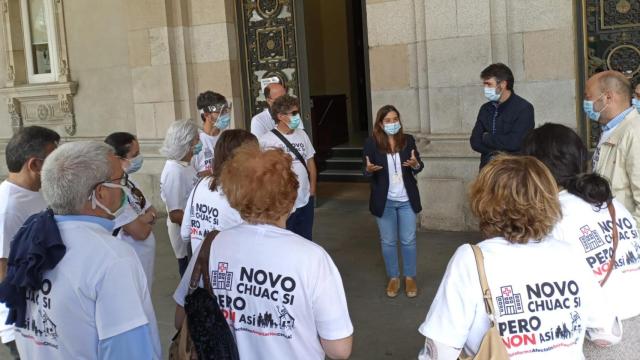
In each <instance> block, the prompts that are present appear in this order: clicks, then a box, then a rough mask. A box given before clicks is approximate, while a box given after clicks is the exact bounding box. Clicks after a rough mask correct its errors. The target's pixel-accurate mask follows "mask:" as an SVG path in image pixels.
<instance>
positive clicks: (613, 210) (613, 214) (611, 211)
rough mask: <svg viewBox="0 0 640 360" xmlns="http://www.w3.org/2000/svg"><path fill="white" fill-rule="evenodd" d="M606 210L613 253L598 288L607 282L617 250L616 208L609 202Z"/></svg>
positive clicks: (613, 265)
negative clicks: (610, 230) (608, 217)
mask: <svg viewBox="0 0 640 360" xmlns="http://www.w3.org/2000/svg"><path fill="white" fill-rule="evenodd" d="M607 208H608V209H609V215H610V216H611V223H612V226H611V227H612V228H613V253H612V254H611V260H609V269H607V274H606V275H605V276H604V279H602V280H601V281H600V286H604V284H605V283H606V282H607V280H609V275H611V273H612V272H613V268H614V267H615V266H616V264H615V263H616V250H617V249H618V225H616V208H615V207H614V206H613V202H612V201H611V200H609V201H608V202H607Z"/></svg>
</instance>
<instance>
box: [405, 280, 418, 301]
mask: <svg viewBox="0 0 640 360" xmlns="http://www.w3.org/2000/svg"><path fill="white" fill-rule="evenodd" d="M404 291H405V292H406V293H407V297H410V298H414V297H416V296H417V295H418V285H417V284H416V280H415V279H414V278H412V277H408V276H407V277H406V278H405V279H404Z"/></svg>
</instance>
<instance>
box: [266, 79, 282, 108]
mask: <svg viewBox="0 0 640 360" xmlns="http://www.w3.org/2000/svg"><path fill="white" fill-rule="evenodd" d="M286 93H287V89H285V87H284V86H282V84H280V83H272V84H269V85H267V86H266V87H265V88H264V98H265V99H266V100H267V104H269V106H271V104H273V102H274V101H275V100H276V99H277V98H279V97H280V96H282V95H284V94H286Z"/></svg>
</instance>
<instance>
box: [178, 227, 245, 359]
mask: <svg viewBox="0 0 640 360" xmlns="http://www.w3.org/2000/svg"><path fill="white" fill-rule="evenodd" d="M216 235H218V231H216V230H214V231H212V232H210V233H209V234H207V236H206V237H205V239H204V241H203V242H202V247H201V248H200V253H199V254H198V258H197V259H196V262H195V266H194V268H193V273H192V274H191V280H190V282H189V289H190V291H189V294H188V295H187V296H186V297H185V300H184V310H185V313H186V314H187V325H188V328H189V334H190V335H191V340H192V341H193V345H194V347H195V350H196V352H197V354H198V359H200V360H202V359H211V360H239V359H240V355H239V354H238V346H237V345H236V341H235V338H234V337H233V334H232V333H231V329H230V328H229V324H227V320H226V319H225V317H224V314H223V313H222V311H221V310H220V307H219V306H218V300H217V298H216V297H215V295H214V294H213V290H212V289H211V279H210V276H209V274H210V269H209V259H210V254H211V243H212V242H213V239H214V238H215V237H216ZM200 279H202V281H203V282H204V289H203V288H201V287H198V283H199V282H200ZM194 288H195V290H194V291H193V292H191V289H194Z"/></svg>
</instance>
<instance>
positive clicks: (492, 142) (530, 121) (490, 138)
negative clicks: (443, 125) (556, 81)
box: [469, 92, 535, 168]
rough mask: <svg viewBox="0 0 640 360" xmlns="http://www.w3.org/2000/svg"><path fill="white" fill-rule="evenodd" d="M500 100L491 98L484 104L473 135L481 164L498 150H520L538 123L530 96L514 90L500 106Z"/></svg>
mask: <svg viewBox="0 0 640 360" xmlns="http://www.w3.org/2000/svg"><path fill="white" fill-rule="evenodd" d="M496 104H497V103H495V102H493V101H489V102H486V103H484V104H483V105H482V106H481V107H480V111H479V112H478V118H477V120H476V125H475V126H474V127H473V131H472V132H471V138H470V139H469V142H470V143H471V148H472V149H473V150H475V151H477V152H479V153H480V167H481V168H482V167H483V166H485V165H486V164H487V163H488V162H489V160H490V159H491V157H492V156H493V155H494V154H495V153H497V152H500V151H504V152H509V153H517V152H519V151H520V147H521V146H522V140H523V139H524V137H525V135H527V133H528V132H529V130H531V129H533V128H534V127H535V121H534V115H533V105H531V104H530V103H529V102H528V101H527V100H525V99H523V98H521V97H520V96H518V95H516V94H515V93H513V92H512V93H511V96H509V98H508V99H507V101H505V102H503V103H502V104H499V105H498V106H497V107H496V106H495V105H496ZM496 111H497V112H498V115H497V117H496V131H495V134H493V116H494V113H495V112H496Z"/></svg>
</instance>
